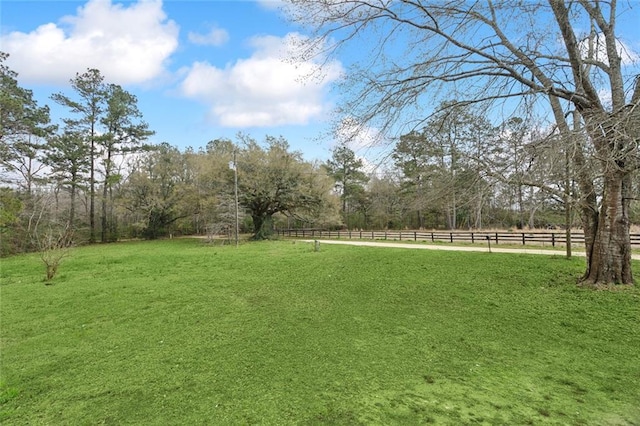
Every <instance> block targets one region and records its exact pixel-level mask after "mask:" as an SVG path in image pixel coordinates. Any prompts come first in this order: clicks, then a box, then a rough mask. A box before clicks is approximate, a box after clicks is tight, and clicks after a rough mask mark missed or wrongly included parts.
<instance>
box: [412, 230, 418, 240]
mask: <svg viewBox="0 0 640 426" xmlns="http://www.w3.org/2000/svg"><path fill="white" fill-rule="evenodd" d="M413 241H418V233H417V232H415V231H414V232H413Z"/></svg>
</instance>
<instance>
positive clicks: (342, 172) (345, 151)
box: [325, 145, 369, 227]
mask: <svg viewBox="0 0 640 426" xmlns="http://www.w3.org/2000/svg"><path fill="white" fill-rule="evenodd" d="M325 168H326V169H327V172H328V173H329V176H331V177H332V178H333V179H334V180H335V182H336V189H337V190H338V191H339V193H340V200H341V201H342V216H343V219H344V221H345V224H346V225H347V227H350V223H349V206H350V204H351V202H352V201H354V200H356V199H357V197H358V195H359V194H361V193H362V192H363V191H364V186H365V185H366V184H367V182H368V181H369V177H368V176H367V175H366V173H365V172H364V171H363V170H362V168H363V163H362V160H361V159H359V158H357V157H356V154H355V152H353V150H351V149H350V148H349V147H347V146H345V145H341V146H338V147H336V148H335V149H334V150H333V153H332V155H331V158H330V159H329V160H327V162H326V164H325Z"/></svg>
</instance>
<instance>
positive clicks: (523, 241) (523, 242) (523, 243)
mask: <svg viewBox="0 0 640 426" xmlns="http://www.w3.org/2000/svg"><path fill="white" fill-rule="evenodd" d="M522 245H523V246H524V245H526V244H525V240H524V232H523V233H522Z"/></svg>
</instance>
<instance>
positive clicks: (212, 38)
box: [189, 27, 229, 46]
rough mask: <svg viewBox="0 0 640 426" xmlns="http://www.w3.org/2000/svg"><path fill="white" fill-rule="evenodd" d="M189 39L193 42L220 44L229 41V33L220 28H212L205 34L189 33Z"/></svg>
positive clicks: (210, 44) (211, 44) (209, 44)
mask: <svg viewBox="0 0 640 426" xmlns="http://www.w3.org/2000/svg"><path fill="white" fill-rule="evenodd" d="M189 41H190V42H191V43H194V44H200V45H205V46H206V45H208V46H222V45H223V44H225V43H226V42H227V41H229V33H228V32H227V31H226V30H224V29H222V28H216V27H214V28H212V29H211V31H209V32H208V33H207V34H197V33H194V32H190V33H189Z"/></svg>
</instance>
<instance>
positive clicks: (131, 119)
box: [96, 84, 154, 243]
mask: <svg viewBox="0 0 640 426" xmlns="http://www.w3.org/2000/svg"><path fill="white" fill-rule="evenodd" d="M105 96H106V108H105V111H104V116H103V117H102V118H101V123H102V124H103V125H104V127H105V129H106V133H105V134H104V135H101V136H100V137H99V138H97V139H96V142H97V144H98V145H99V146H100V147H101V148H102V149H101V153H102V156H101V158H102V166H103V173H104V182H103V185H102V200H101V205H102V214H101V238H100V239H101V241H102V242H103V243H104V242H107V241H108V240H110V239H113V238H115V237H116V235H117V229H116V224H115V223H114V222H113V221H114V220H115V218H113V217H112V221H111V222H112V223H109V221H108V206H109V207H111V208H113V191H112V189H113V185H114V183H117V182H118V181H119V180H120V176H119V175H118V174H117V173H115V171H116V167H115V166H116V164H115V162H114V160H115V157H116V156H118V155H126V154H130V153H134V152H138V151H140V150H142V149H143V148H144V146H143V143H144V141H146V140H147V138H148V137H149V136H151V135H153V134H154V132H152V131H150V130H149V125H148V124H147V123H145V122H144V121H142V113H141V112H140V110H139V109H138V100H137V98H136V97H135V96H134V95H132V94H131V93H129V92H127V91H126V90H124V89H123V88H122V87H120V86H118V85H117V84H109V85H108V86H107V87H106V92H105ZM110 228H111V237H109V229H110Z"/></svg>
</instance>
